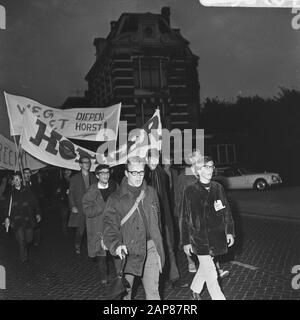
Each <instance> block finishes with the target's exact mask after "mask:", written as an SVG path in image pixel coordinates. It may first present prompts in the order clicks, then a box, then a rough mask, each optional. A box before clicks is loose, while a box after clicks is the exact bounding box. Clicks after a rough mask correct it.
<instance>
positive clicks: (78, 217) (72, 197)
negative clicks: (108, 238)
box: [68, 171, 97, 227]
mask: <svg viewBox="0 0 300 320" xmlns="http://www.w3.org/2000/svg"><path fill="white" fill-rule="evenodd" d="M89 179H90V185H92V184H93V183H95V182H97V179H96V177H95V175H94V173H92V172H90V173H89ZM86 190H87V189H86V188H85V184H84V180H83V177H82V173H81V171H80V172H79V173H76V174H75V175H73V176H72V177H71V179H70V188H69V194H68V197H69V206H70V210H71V209H72V207H76V208H77V209H78V213H73V212H71V213H70V218H69V223H68V225H69V227H83V226H84V225H85V216H84V214H83V207H82V198H83V195H84V194H85V192H86Z"/></svg>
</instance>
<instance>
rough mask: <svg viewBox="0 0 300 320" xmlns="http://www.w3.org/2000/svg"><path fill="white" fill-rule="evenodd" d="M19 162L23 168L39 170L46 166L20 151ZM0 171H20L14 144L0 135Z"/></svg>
mask: <svg viewBox="0 0 300 320" xmlns="http://www.w3.org/2000/svg"><path fill="white" fill-rule="evenodd" d="M20 160H21V164H22V167H23V168H30V169H31V170H39V169H41V168H44V167H46V166H47V164H46V163H43V162H41V161H39V160H38V159H35V158H34V157H32V156H31V155H30V154H28V153H27V152H25V151H23V150H20ZM0 169H7V170H13V171H15V170H21V169H22V168H20V164H19V161H18V150H17V148H16V145H15V143H14V142H12V141H10V140H9V139H7V138H5V137H4V136H3V135H1V134H0Z"/></svg>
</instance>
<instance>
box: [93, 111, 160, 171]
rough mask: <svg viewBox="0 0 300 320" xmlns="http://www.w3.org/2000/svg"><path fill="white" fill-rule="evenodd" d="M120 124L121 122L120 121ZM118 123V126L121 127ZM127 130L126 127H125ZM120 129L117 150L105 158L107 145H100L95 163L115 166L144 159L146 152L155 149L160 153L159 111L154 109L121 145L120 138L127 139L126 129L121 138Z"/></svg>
mask: <svg viewBox="0 0 300 320" xmlns="http://www.w3.org/2000/svg"><path fill="white" fill-rule="evenodd" d="M121 123H122V121H121ZM121 123H120V125H121ZM126 128H127V126H126ZM122 131H123V130H121V127H120V128H119V138H120V139H119V144H121V145H120V146H119V149H118V150H117V151H115V150H113V151H111V152H110V150H108V155H107V156H106V155H105V154H106V152H105V151H107V145H105V144H104V145H101V146H100V147H99V148H98V150H97V153H96V157H97V161H98V162H99V163H107V164H109V165H110V166H116V165H119V164H123V163H126V162H127V159H128V158H131V157H134V156H139V157H141V158H145V157H146V156H147V153H148V150H150V149H155V150H157V152H160V151H161V141H162V125H161V119H160V112H159V109H156V110H155V112H154V114H153V116H152V117H151V118H150V119H149V120H148V121H147V122H146V123H145V124H144V125H143V127H142V128H140V129H134V130H132V131H131V132H130V133H129V135H128V139H125V140H126V141H125V142H124V143H122V141H120V140H122V138H123V137H124V136H125V137H126V138H127V129H126V132H125V134H124V133H123V136H122Z"/></svg>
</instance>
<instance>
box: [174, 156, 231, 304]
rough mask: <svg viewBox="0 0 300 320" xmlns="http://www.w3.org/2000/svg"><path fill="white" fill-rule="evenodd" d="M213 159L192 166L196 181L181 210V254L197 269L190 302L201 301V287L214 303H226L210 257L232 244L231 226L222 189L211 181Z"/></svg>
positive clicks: (184, 196)
mask: <svg viewBox="0 0 300 320" xmlns="http://www.w3.org/2000/svg"><path fill="white" fill-rule="evenodd" d="M214 168H215V167H214V162H213V160H212V158H210V157H207V156H204V157H203V158H202V159H199V160H198V161H197V162H196V163H195V164H194V169H195V171H196V172H197V174H198V177H199V178H198V180H197V181H196V182H195V183H193V184H191V185H189V186H187V187H186V189H185V190H184V193H183V200H182V205H181V208H180V237H181V242H182V244H183V249H184V252H185V253H186V254H187V255H191V253H194V254H195V255H197V257H198V260H199V268H198V270H197V273H196V274H195V277H194V279H193V282H192V284H191V290H192V299H194V300H201V298H200V293H201V291H202V289H203V286H204V283H205V282H206V284H207V289H208V291H209V294H210V296H211V298H212V299H213V300H225V296H224V294H223V293H222V291H221V288H220V286H219V283H218V274H217V271H216V267H215V264H214V261H213V257H215V256H218V255H223V254H225V253H226V252H227V250H228V248H227V246H228V247H230V246H232V245H233V243H234V238H233V236H234V223H233V219H232V215H231V210H230V207H229V203H228V201H227V198H226V195H225V191H224V189H223V187H222V186H221V185H220V184H219V183H218V182H216V181H212V180H211V179H212V175H213V171H214Z"/></svg>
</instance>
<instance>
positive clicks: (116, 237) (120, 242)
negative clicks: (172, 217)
mask: <svg viewBox="0 0 300 320" xmlns="http://www.w3.org/2000/svg"><path fill="white" fill-rule="evenodd" d="M144 175H145V161H143V160H142V159H141V158H139V157H133V158H130V159H128V162H127V165H126V168H125V176H126V177H125V178H124V179H123V181H122V183H121V186H120V188H119V189H118V190H117V191H116V192H114V193H113V194H112V195H111V196H110V197H109V199H108V201H107V205H106V208H105V212H104V239H103V241H104V245H105V246H106V247H107V248H108V249H109V251H110V253H111V254H113V255H115V256H119V257H120V259H123V258H125V254H126V255H127V257H126V259H127V260H126V264H125V268H124V274H125V277H126V279H127V281H128V282H129V284H130V286H131V287H132V284H133V280H134V277H135V276H138V277H141V278H142V283H143V286H144V289H145V293H146V299H147V300H159V299H160V296H159V292H158V284H159V273H160V272H161V271H162V267H163V265H164V250H163V243H162V236H161V229H160V217H159V203H158V198H157V194H156V192H155V190H154V189H153V188H152V187H150V186H148V185H147V183H146V181H144ZM125 299H131V288H130V289H129V290H128V292H127V295H126V297H125Z"/></svg>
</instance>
